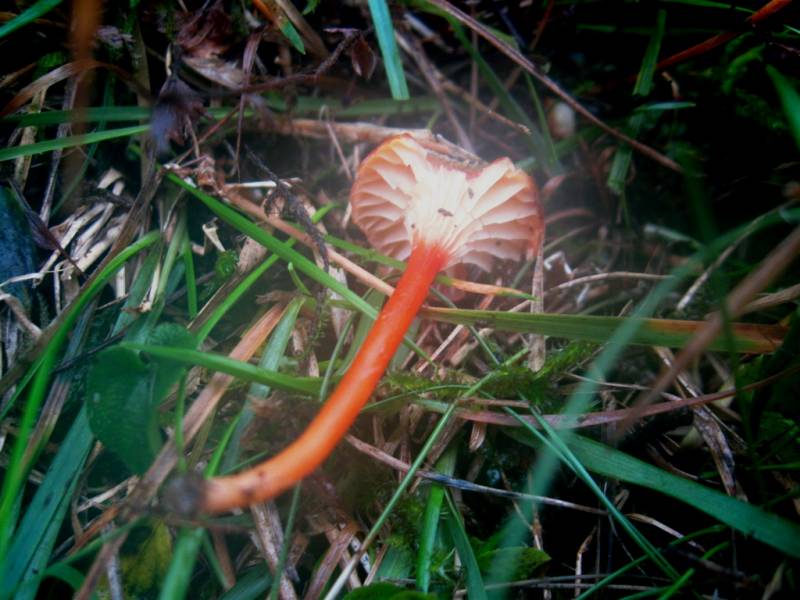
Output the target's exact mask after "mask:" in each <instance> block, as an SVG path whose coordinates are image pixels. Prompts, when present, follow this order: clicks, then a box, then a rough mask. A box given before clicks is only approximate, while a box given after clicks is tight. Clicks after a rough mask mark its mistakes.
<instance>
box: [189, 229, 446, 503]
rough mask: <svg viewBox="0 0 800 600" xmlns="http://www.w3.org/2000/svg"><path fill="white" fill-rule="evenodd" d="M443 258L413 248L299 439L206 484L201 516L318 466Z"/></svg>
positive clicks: (256, 497) (434, 250)
mask: <svg viewBox="0 0 800 600" xmlns="http://www.w3.org/2000/svg"><path fill="white" fill-rule="evenodd" d="M448 258H449V256H448V253H447V252H446V251H445V250H443V249H442V248H440V247H439V246H435V245H427V244H423V243H418V244H417V245H415V247H414V249H413V250H412V252H411V257H410V258H409V261H408V267H407V268H406V271H405V273H403V276H402V277H401V278H400V281H399V282H398V283H397V287H396V288H395V291H394V294H392V296H391V298H389V300H388V302H387V303H386V305H385V306H384V307H383V310H381V312H380V314H379V315H378V318H377V319H376V320H375V323H374V324H373V326H372V329H371V330H370V331H369V333H368V334H367V337H366V338H365V339H364V343H363V345H362V346H361V349H360V350H359V351H358V354H357V355H356V357H355V359H354V360H353V364H352V365H351V366H350V368H349V369H348V371H347V373H346V374H345V376H344V377H343V378H342V380H341V381H340V382H339V385H338V386H337V388H336V390H334V392H333V394H331V396H330V397H329V398H328V400H327V401H326V402H325V405H324V406H323V407H322V410H320V412H319V414H317V416H316V417H315V418H314V420H313V421H311V423H310V424H309V426H308V427H307V428H306V430H305V431H304V432H303V434H302V435H301V436H300V437H299V438H297V439H296V440H295V441H294V442H292V443H291V444H290V445H289V446H288V447H287V448H286V449H284V450H283V451H282V452H280V453H279V454H277V455H276V456H274V457H272V458H270V459H268V460H266V461H264V462H262V463H261V464H259V465H256V466H255V467H253V468H252V469H249V470H247V471H244V472H242V473H239V474H236V475H231V476H227V477H216V478H214V479H210V480H208V481H207V482H205V486H204V488H203V496H202V499H201V501H200V506H199V508H200V510H201V511H202V512H211V513H213V512H222V511H225V510H229V509H231V508H235V507H241V506H248V505H250V504H254V503H256V502H263V501H264V500H267V499H269V498H273V497H274V496H277V495H278V494H280V493H281V492H282V491H284V490H286V489H287V488H289V487H291V486H292V485H294V484H295V483H297V482H298V481H300V480H301V479H302V478H304V477H305V476H307V475H309V474H310V473H311V472H312V471H314V469H316V468H317V467H318V466H319V465H321V464H322V462H323V461H324V460H325V459H326V458H327V457H328V455H329V454H330V453H331V452H332V451H333V449H334V448H335V447H336V445H337V444H338V443H339V440H341V439H342V437H343V436H344V434H345V433H346V432H347V430H348V429H349V428H350V425H352V424H353V421H355V419H356V417H357V416H358V413H359V412H360V411H361V408H362V407H363V406H364V404H366V402H367V400H369V397H370V396H371V395H372V392H373V391H374V390H375V387H376V386H377V385H378V382H379V381H380V378H381V377H382V376H383V374H384V372H385V371H386V368H387V366H388V365H389V361H390V360H391V359H392V357H393V356H394V354H395V351H396V350H397V348H398V347H399V346H400V343H401V342H402V340H403V336H404V335H405V332H406V331H407V330H408V328H409V326H410V325H411V323H412V321H413V320H414V317H416V314H417V312H418V310H419V308H420V307H421V306H422V303H423V302H424V301H425V298H426V297H427V295H428V290H429V288H430V285H431V283H433V280H434V278H435V277H436V275H437V274H438V273H439V271H440V270H441V269H443V268H444V267H445V266H446V264H447V261H448Z"/></svg>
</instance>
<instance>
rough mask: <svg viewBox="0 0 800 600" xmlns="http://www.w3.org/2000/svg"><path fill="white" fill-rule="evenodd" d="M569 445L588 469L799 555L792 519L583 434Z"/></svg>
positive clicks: (799, 534)
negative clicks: (665, 469)
mask: <svg viewBox="0 0 800 600" xmlns="http://www.w3.org/2000/svg"><path fill="white" fill-rule="evenodd" d="M508 433H509V434H510V435H512V436H513V437H514V438H515V439H518V440H519V441H521V442H522V443H524V444H526V445H528V446H533V444H532V442H531V440H530V439H529V438H528V437H527V436H521V435H514V433H513V432H511V431H509V432H508ZM569 448H570V450H572V452H573V453H574V454H575V456H576V457H577V459H578V460H579V461H580V462H581V463H582V464H583V466H584V467H586V468H587V469H588V470H590V471H593V472H595V473H598V474H600V475H603V476H606V477H612V478H614V479H618V480H620V481H624V482H625V483H632V484H635V485H641V486H642V487H646V488H649V489H651V490H655V491H657V492H660V493H662V494H666V495H667V496H671V497H672V498H675V499H676V500H680V501H681V502H685V503H686V504H689V505H690V506H694V507H695V508H696V509H698V510H700V511H702V512H704V513H706V514H707V515H710V516H711V517H713V518H715V519H717V520H718V521H720V522H721V523H725V524H726V525H728V526H730V527H732V528H733V529H735V530H737V531H739V532H741V533H743V534H744V535H747V536H752V537H753V538H755V539H757V540H759V541H761V542H764V543H765V544H767V545H769V546H772V547H773V548H776V549H777V550H779V551H781V552H783V553H785V554H788V555H789V556H792V557H795V558H800V525H797V524H796V523H792V522H791V521H788V520H787V519H784V518H783V517H780V516H778V515H776V514H772V513H769V512H767V511H766V510H764V509H762V508H760V507H758V506H754V505H752V504H748V503H746V502H743V501H741V500H738V499H736V498H732V497H730V496H727V495H725V494H723V493H721V492H718V491H716V490H712V489H709V488H707V487H705V486H704V485H700V484H699V483H695V482H693V481H689V480H688V479H684V478H682V477H678V476H677V475H673V474H672V473H668V472H666V471H663V470H662V469H659V468H658V467H654V466H652V465H649V464H647V463H646V462H643V461H641V460H639V459H638V458H634V457H632V456H629V455H627V454H625V453H624V452H620V451H619V450H615V449H613V448H610V447H609V446H606V445H605V444H601V443H600V442H595V441H594V440H590V439H589V438H586V437H583V436H579V435H573V436H572V437H571V439H570V441H569Z"/></svg>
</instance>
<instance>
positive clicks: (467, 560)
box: [444, 492, 488, 600]
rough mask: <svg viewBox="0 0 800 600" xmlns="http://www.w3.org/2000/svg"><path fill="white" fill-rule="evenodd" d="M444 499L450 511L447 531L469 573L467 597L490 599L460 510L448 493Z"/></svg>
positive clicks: (448, 511) (446, 519)
mask: <svg viewBox="0 0 800 600" xmlns="http://www.w3.org/2000/svg"><path fill="white" fill-rule="evenodd" d="M444 497H445V499H446V500H447V509H448V510H447V514H446V516H445V523H446V524H447V531H448V533H450V537H451V538H453V545H455V547H456V552H458V557H459V558H460V559H461V564H462V565H464V570H465V571H466V573H467V597H468V598H478V599H479V600H480V599H482V598H488V596H487V595H486V586H485V585H484V583H483V577H481V569H480V567H479V566H478V559H476V558H475V552H474V551H473V550H472V544H470V543H469V537H468V536H467V532H466V530H465V529H464V523H463V522H462V521H461V516H460V515H459V513H458V509H457V508H456V505H455V504H454V503H453V500H452V499H451V498H450V494H449V493H448V492H445V494H444Z"/></svg>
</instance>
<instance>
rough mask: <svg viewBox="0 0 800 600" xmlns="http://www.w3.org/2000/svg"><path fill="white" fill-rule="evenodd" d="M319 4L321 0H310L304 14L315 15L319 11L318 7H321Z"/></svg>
mask: <svg viewBox="0 0 800 600" xmlns="http://www.w3.org/2000/svg"><path fill="white" fill-rule="evenodd" d="M319 2H320V0H308V3H307V4H306V7H305V8H304V9H303V14H304V15H308V14H311V13H313V12H314V11H315V10H317V6H319Z"/></svg>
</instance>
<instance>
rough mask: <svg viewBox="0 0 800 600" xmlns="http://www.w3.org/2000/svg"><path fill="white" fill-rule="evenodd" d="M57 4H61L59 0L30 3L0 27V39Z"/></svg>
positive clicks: (41, 0)
mask: <svg viewBox="0 0 800 600" xmlns="http://www.w3.org/2000/svg"><path fill="white" fill-rule="evenodd" d="M59 4H61V0H39V2H36V3H34V4H31V5H30V6H29V7H28V8H27V9H25V10H24V11H23V12H21V13H20V14H18V15H17V16H16V17H14V18H13V19H11V20H10V21H9V22H8V23H6V24H5V25H3V26H2V27H0V39H2V38H4V37H5V36H7V35H8V34H9V33H11V32H13V31H16V30H17V29H19V28H20V27H24V26H25V25H27V24H28V23H31V22H32V21H35V20H36V19H38V18H39V17H41V16H42V15H45V14H47V13H48V12H50V11H51V10H53V9H54V8H55V7H56V6H58V5H59Z"/></svg>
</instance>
